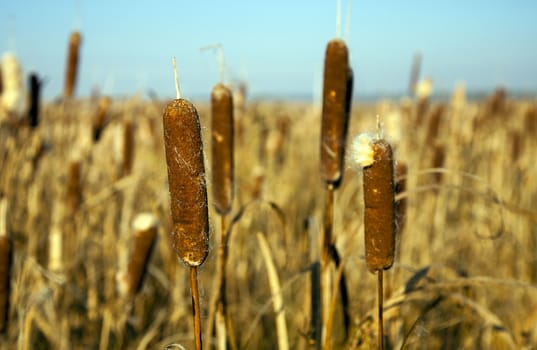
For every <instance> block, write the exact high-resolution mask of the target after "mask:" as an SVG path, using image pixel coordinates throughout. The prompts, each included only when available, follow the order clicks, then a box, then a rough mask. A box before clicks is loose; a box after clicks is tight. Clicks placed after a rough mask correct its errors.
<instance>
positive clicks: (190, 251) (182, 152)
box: [163, 99, 209, 267]
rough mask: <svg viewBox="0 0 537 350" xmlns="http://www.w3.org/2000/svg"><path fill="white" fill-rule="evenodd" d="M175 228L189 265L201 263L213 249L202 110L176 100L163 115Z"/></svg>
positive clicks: (178, 245) (173, 237) (175, 239)
mask: <svg viewBox="0 0 537 350" xmlns="http://www.w3.org/2000/svg"><path fill="white" fill-rule="evenodd" d="M163 123H164V144H165V149H166V162H167V164H168V182H169V188H170V198H171V212H172V220H173V231H172V233H171V243H172V247H173V248H174V250H175V251H176V253H177V255H178V256H179V257H180V258H181V259H182V260H183V261H184V262H185V263H186V264H188V265H189V266H191V267H195V266H199V265H201V264H202V263H203V262H204V261H205V258H206V257H207V254H208V252H209V219H208V208H207V188H206V185H205V166H204V164H203V143H202V140H201V127H200V122H199V116H198V112H197V111H196V108H195V107H194V105H192V103H190V102H189V101H187V100H184V99H175V100H173V101H171V102H170V103H168V105H167V106H166V108H165V110H164V114H163Z"/></svg>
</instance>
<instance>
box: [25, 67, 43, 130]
mask: <svg viewBox="0 0 537 350" xmlns="http://www.w3.org/2000/svg"><path fill="white" fill-rule="evenodd" d="M28 80H29V83H30V84H29V85H30V109H29V110H28V118H29V119H30V126H31V127H32V128H35V127H37V125H39V97H40V93H41V84H42V82H41V79H39V77H38V76H37V74H36V73H32V74H30V78H29V79H28Z"/></svg>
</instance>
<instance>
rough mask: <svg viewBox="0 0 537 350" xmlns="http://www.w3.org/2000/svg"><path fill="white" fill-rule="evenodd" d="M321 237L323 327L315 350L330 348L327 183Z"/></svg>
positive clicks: (330, 188) (330, 189)
mask: <svg viewBox="0 0 537 350" xmlns="http://www.w3.org/2000/svg"><path fill="white" fill-rule="evenodd" d="M323 222H324V223H323V237H322V252H321V254H322V255H321V300H320V305H321V306H322V308H321V312H320V313H321V315H320V316H321V319H322V322H323V327H322V330H321V332H320V339H319V337H317V349H320V348H321V346H322V344H327V345H328V346H325V347H324V348H325V349H329V348H330V346H329V345H330V342H329V341H328V339H326V336H327V332H326V331H327V327H328V322H329V317H328V315H329V309H330V299H331V298H330V292H331V285H330V284H331V283H330V272H331V271H330V266H329V264H330V247H331V245H332V227H333V222H334V185H333V184H331V183H328V184H327V186H326V197H325V210H324V220H323Z"/></svg>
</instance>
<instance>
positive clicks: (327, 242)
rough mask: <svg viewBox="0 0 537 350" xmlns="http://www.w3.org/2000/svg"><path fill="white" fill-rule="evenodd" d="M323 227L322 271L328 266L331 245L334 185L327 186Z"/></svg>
mask: <svg viewBox="0 0 537 350" xmlns="http://www.w3.org/2000/svg"><path fill="white" fill-rule="evenodd" d="M324 205H325V207H324V225H323V241H322V249H323V250H322V259H321V261H322V263H323V269H324V268H325V267H326V264H328V261H329V257H330V246H331V245H332V227H333V224H334V223H333V221H334V185H333V184H327V185H326V192H325V202H324Z"/></svg>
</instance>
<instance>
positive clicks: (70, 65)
mask: <svg viewBox="0 0 537 350" xmlns="http://www.w3.org/2000/svg"><path fill="white" fill-rule="evenodd" d="M80 42H81V36H80V32H78V31H74V32H72V33H71V36H70V37H69V48H68V51H67V66H66V68H65V85H64V88H63V96H64V97H72V96H73V94H74V91H75V85H76V78H77V72H78V62H79V50H80Z"/></svg>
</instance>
